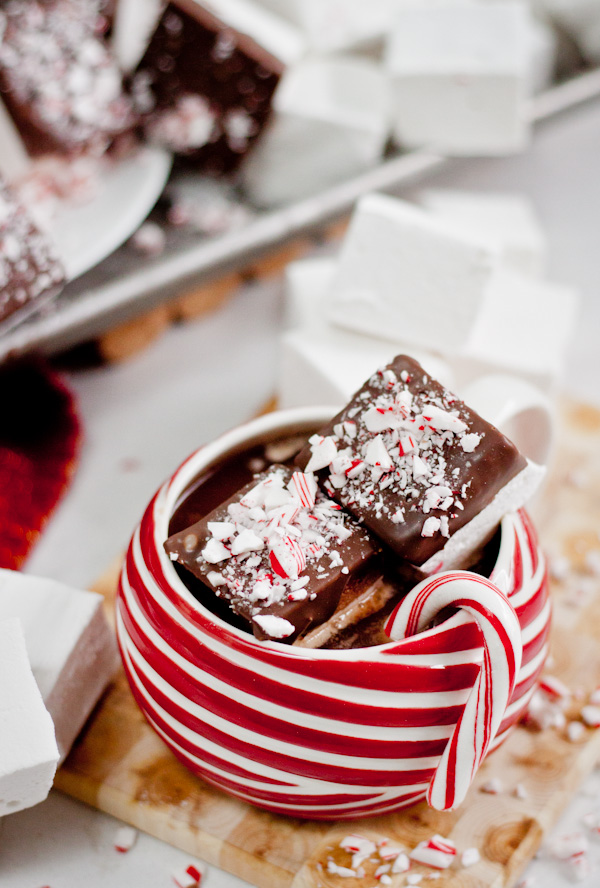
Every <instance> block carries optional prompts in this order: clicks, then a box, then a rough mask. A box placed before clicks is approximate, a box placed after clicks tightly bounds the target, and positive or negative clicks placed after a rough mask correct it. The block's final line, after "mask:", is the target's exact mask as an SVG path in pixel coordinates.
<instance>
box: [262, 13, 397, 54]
mask: <svg viewBox="0 0 600 888" xmlns="http://www.w3.org/2000/svg"><path fill="white" fill-rule="evenodd" d="M261 3H262V4H263V5H264V6H266V7H267V8H268V9H271V10H272V11H273V12H276V13H278V14H279V15H281V16H283V17H285V18H287V19H289V20H290V21H292V22H293V23H294V24H296V25H297V26H298V27H299V28H301V29H302V31H303V33H304V34H305V36H306V39H307V42H308V46H309V49H310V51H311V52H315V53H327V52H340V51H347V50H352V49H356V48H359V49H360V48H362V47H367V46H368V45H369V44H371V43H373V42H374V41H377V40H379V39H381V38H382V37H383V36H384V34H385V33H386V31H387V30H388V28H389V26H390V22H391V16H392V10H393V8H394V4H395V0H370V2H368V3H366V2H365V0H261Z"/></svg>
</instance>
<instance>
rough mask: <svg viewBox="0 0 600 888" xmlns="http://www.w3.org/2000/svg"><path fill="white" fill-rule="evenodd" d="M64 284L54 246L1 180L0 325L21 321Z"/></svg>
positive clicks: (61, 269)
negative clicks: (4, 322) (6, 322)
mask: <svg viewBox="0 0 600 888" xmlns="http://www.w3.org/2000/svg"><path fill="white" fill-rule="evenodd" d="M64 283H65V271H64V268H63V266H62V263H61V261H60V259H59V257H58V254H57V253H56V251H55V249H54V245H53V244H51V243H50V240H49V239H48V238H47V237H46V235H45V234H43V233H42V232H41V231H40V230H39V229H38V228H37V226H36V224H35V223H34V221H33V219H32V218H31V217H30V215H29V213H28V212H27V210H26V209H25V207H24V206H23V205H22V204H21V203H20V202H19V201H18V200H17V198H16V196H15V195H14V193H13V192H12V190H11V189H10V188H8V187H6V186H5V185H4V183H3V182H2V178H1V177H0V322H2V321H4V320H5V319H6V318H9V316H11V320H10V321H9V323H11V324H12V321H13V320H15V321H16V320H20V319H21V318H23V317H24V316H25V314H27V313H29V311H30V310H31V309H32V308H35V307H36V306H38V305H39V304H40V303H41V301H42V300H43V299H46V298H48V297H51V296H52V295H53V294H54V293H56V292H58V290H59V289H60V288H61V287H62V285H63V284H64ZM13 315H14V318H13V317H12V316H13Z"/></svg>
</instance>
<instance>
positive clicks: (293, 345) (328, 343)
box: [277, 258, 454, 408]
mask: <svg viewBox="0 0 600 888" xmlns="http://www.w3.org/2000/svg"><path fill="white" fill-rule="evenodd" d="M292 265H293V267H292V266H290V268H289V269H288V275H287V278H286V289H287V292H286V302H288V305H289V306H290V307H289V308H288V312H289V313H288V318H289V320H290V321H291V322H292V324H293V325H294V328H293V329H290V330H288V331H287V332H286V333H285V334H284V336H283V338H282V341H281V346H280V348H281V352H280V371H279V383H278V391H277V395H278V402H279V404H280V406H281V407H282V408H285V407H305V406H312V405H316V404H333V405H337V404H340V405H342V404H346V403H347V402H348V401H349V400H350V398H351V397H352V395H353V394H354V393H355V392H356V391H357V390H358V389H359V388H360V387H361V385H363V383H364V381H365V379H367V378H368V377H369V376H370V375H371V374H372V373H373V368H374V367H380V366H384V365H385V364H389V362H390V361H391V360H392V358H394V357H395V356H396V355H397V354H399V353H400V352H402V351H405V352H407V353H408V354H410V355H412V356H413V357H414V358H416V360H417V361H419V363H421V364H422V365H423V366H424V367H425V369H426V370H427V372H428V373H430V374H431V375H432V376H433V377H434V378H436V379H439V380H440V381H441V382H443V384H444V385H446V386H448V387H449V388H452V387H453V385H454V377H453V375H452V372H451V371H450V369H449V367H448V365H447V364H446V363H445V362H444V360H443V359H442V358H440V357H439V356H437V355H433V354H430V353H428V352H425V351H423V350H422V349H421V350H420V349H417V350H415V348H414V344H411V345H401V344H398V343H392V342H389V341H386V340H383V339H376V338H374V337H371V336H365V335H360V334H358V333H352V332H350V331H347V330H341V329H339V328H337V327H335V326H332V325H330V324H328V323H327V320H326V318H325V317H324V316H323V310H322V307H323V302H324V300H325V299H326V297H327V293H328V290H329V287H330V284H331V280H332V278H333V276H334V274H335V269H336V259H333V258H318V259H302V260H299V261H297V262H294V263H293V264H292Z"/></svg>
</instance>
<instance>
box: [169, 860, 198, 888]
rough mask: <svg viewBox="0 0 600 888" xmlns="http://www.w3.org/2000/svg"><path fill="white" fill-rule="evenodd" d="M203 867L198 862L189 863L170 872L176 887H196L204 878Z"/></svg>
mask: <svg viewBox="0 0 600 888" xmlns="http://www.w3.org/2000/svg"><path fill="white" fill-rule="evenodd" d="M204 873H205V869H204V866H203V865H202V864H200V863H190V864H188V865H187V866H185V867H181V868H180V869H177V870H175V872H174V873H172V874H171V878H172V879H173V882H174V883H175V885H176V886H177V888H198V886H199V885H200V883H201V882H202V879H203V878H204Z"/></svg>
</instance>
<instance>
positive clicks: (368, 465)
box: [296, 355, 526, 566]
mask: <svg viewBox="0 0 600 888" xmlns="http://www.w3.org/2000/svg"><path fill="white" fill-rule="evenodd" d="M434 410H436V411H437V415H438V418H437V420H436V419H433V420H431V421H430V420H428V418H427V417H428V415H429V414H432V413H433V411H434ZM368 411H370V415H367V413H368ZM377 413H379V414H380V415H381V417H383V419H382V428H381V429H379V430H378V426H377V423H378V415H377ZM386 416H390V417H391V425H393V423H394V422H398V421H399V423H400V425H399V427H396V428H383V426H384V425H385V417H386ZM365 417H366V419H365ZM345 422H346V423H349V424H351V426H352V430H353V436H352V437H350V436H349V435H348V434H346V429H347V428H348V427H345V426H344V425H343V424H344V423H345ZM436 422H437V425H438V426H441V427H442V428H438V427H437V426H436ZM367 426H370V428H368V427H367ZM444 426H454V431H452V429H450V428H445V427H444ZM319 436H322V437H324V438H331V439H333V442H334V444H335V445H336V447H337V450H338V453H339V454H343V455H346V456H347V457H348V463H356V462H357V461H358V462H361V463H362V473H361V474H359V475H357V476H356V477H353V478H350V479H346V478H344V469H343V464H342V467H341V469H340V472H338V474H337V475H336V474H335V472H334V473H333V474H332V471H331V467H330V466H328V467H323V468H322V469H321V470H320V471H318V476H319V478H320V483H321V484H322V485H323V486H325V488H326V489H327V491H328V493H329V495H330V496H331V497H333V498H334V499H335V500H336V501H337V502H339V503H340V504H341V505H343V506H344V507H345V508H346V509H348V511H350V512H351V513H352V514H353V515H354V516H355V517H356V518H357V519H358V520H362V521H364V524H365V526H366V527H368V528H369V529H370V530H371V531H372V532H373V533H374V534H375V535H376V536H377V537H378V538H379V539H380V540H381V541H382V542H383V543H385V544H387V545H388V546H390V547H391V549H393V551H394V552H396V553H397V554H398V555H400V556H401V557H402V558H405V559H406V560H407V561H409V562H410V563H411V564H413V565H416V566H419V565H422V564H424V562H426V561H427V559H428V558H430V557H431V556H432V555H434V554H435V553H436V552H438V551H440V550H441V549H442V548H443V547H444V545H445V544H446V542H447V540H448V538H449V537H451V536H452V535H453V534H454V533H456V531H457V530H459V529H460V528H461V527H464V526H465V525H466V524H468V523H469V522H470V521H471V520H472V519H473V518H474V517H475V516H476V515H478V514H479V512H481V510H482V509H484V508H485V507H486V506H487V505H488V504H489V503H490V502H491V501H492V499H493V498H494V497H495V495H496V494H497V493H498V491H499V490H500V489H501V488H502V487H503V486H504V485H505V484H506V483H507V482H508V481H510V480H511V478H513V477H514V476H515V475H517V474H518V472H519V471H521V470H522V469H523V468H525V466H526V460H525V459H524V457H523V456H521V454H520V453H519V452H518V450H517V449H516V448H515V446H514V445H513V444H512V443H511V442H510V441H509V440H508V439H507V438H506V437H505V436H504V435H502V434H501V433H500V432H499V431H498V429H496V428H495V427H494V426H492V425H491V424H490V423H488V422H486V420H484V419H482V417H480V416H479V415H478V414H477V413H475V411H473V410H471V409H470V408H469V407H468V406H467V405H466V404H464V403H463V402H462V401H460V400H458V398H456V397H455V396H454V395H452V394H451V393H450V392H448V391H447V390H446V389H445V388H444V387H443V386H442V385H441V384H440V383H438V382H436V381H435V380H433V379H431V377H430V376H429V375H428V374H427V373H426V372H425V371H424V370H423V368H422V367H421V365H420V364H418V363H417V362H416V361H415V360H413V359H412V358H410V357H407V356H406V355H399V356H397V357H396V358H395V359H394V360H393V361H392V362H391V363H390V364H389V365H388V366H387V367H386V368H384V369H383V370H380V371H378V372H377V373H375V374H373V376H372V377H371V378H370V379H369V380H368V381H367V382H366V383H365V385H364V386H363V387H362V388H361V389H360V390H359V391H358V392H357V393H356V394H355V395H354V397H353V398H352V399H351V401H350V402H349V404H347V405H346V407H344V409H343V410H342V411H340V413H338V415H337V416H335V417H334V418H333V419H332V420H331V422H329V423H328V424H327V425H326V426H324V427H323V428H322V429H321V430H320V431H319ZM411 436H412V439H414V442H416V446H415V448H414V449H409V450H408V451H407V452H406V453H404V452H402V447H403V446H404V448H406V447H409V445H410V444H411V443H414V442H413V441H411V440H409V439H410V438H411ZM377 437H379V438H381V442H379V443H382V444H383V447H384V448H385V450H384V452H383V457H382V460H383V462H382V463H381V464H377V465H375V464H374V462H375V457H374V456H373V454H375V450H371V451H370V456H371V461H370V462H369V458H368V457H367V456H366V454H367V448H368V447H369V446H370V445H372V443H373V442H374V439H375V438H377ZM311 440H313V439H311ZM403 442H404V444H403ZM313 450H314V446H313V447H311V445H310V443H309V444H308V445H307V446H306V447H305V448H304V449H303V450H302V451H301V452H300V453H299V454H298V457H297V459H296V463H297V465H298V466H299V467H300V468H302V469H303V470H306V468H307V466H308V467H309V469H310V465H309V464H310V462H311V457H312V456H313ZM415 456H417V457H418V463H417V462H415ZM387 457H389V461H388V460H387ZM417 465H418V470H419V472H417ZM358 468H359V469H360V466H359V467H358ZM355 470H356V469H355ZM348 471H350V474H351V475H352V472H353V471H354V470H353V469H351V468H350V469H348ZM421 471H423V474H420V472H421ZM378 476H379V477H378ZM336 485H337V486H336ZM440 492H441V493H440ZM393 518H396V519H397V520H396V521H394V520H393ZM429 519H433V520H429ZM428 520H429V524H427V525H426V522H427V521H428ZM436 525H439V527H437V529H436V530H433V532H431V533H429V531H430V529H431V527H432V526H433V527H436Z"/></svg>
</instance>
